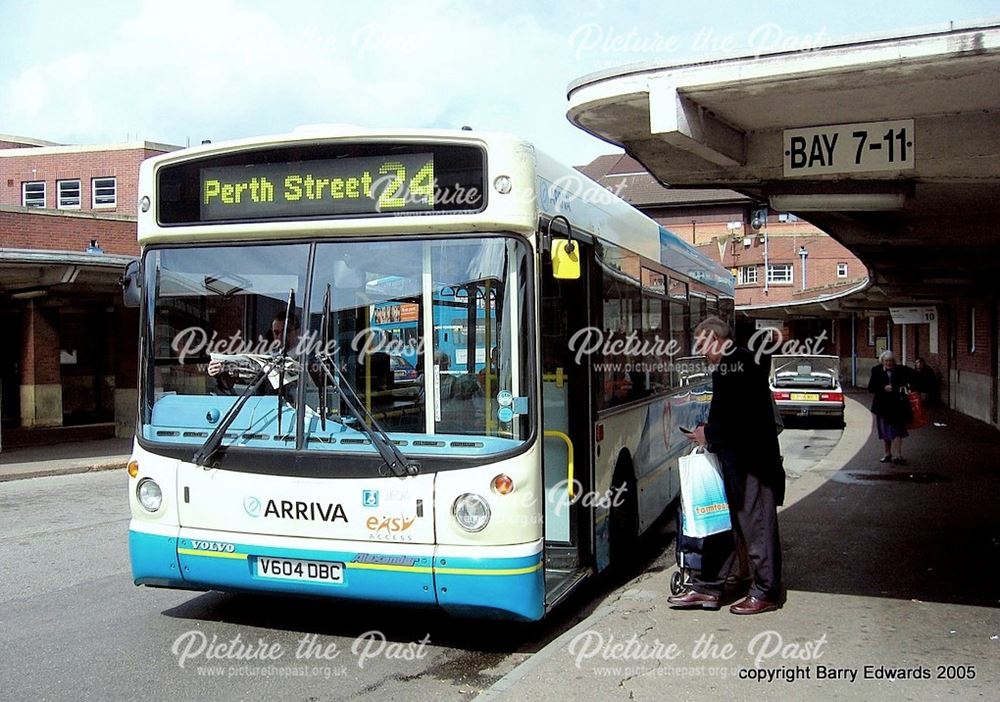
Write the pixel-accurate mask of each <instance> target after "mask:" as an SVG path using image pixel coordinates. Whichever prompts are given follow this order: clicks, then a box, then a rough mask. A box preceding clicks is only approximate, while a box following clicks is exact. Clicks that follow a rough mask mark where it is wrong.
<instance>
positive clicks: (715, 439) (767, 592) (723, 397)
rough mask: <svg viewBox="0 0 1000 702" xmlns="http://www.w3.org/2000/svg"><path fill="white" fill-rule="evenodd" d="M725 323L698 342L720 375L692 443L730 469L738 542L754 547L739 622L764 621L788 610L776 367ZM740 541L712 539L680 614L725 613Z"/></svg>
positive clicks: (676, 603) (703, 331) (710, 327)
mask: <svg viewBox="0 0 1000 702" xmlns="http://www.w3.org/2000/svg"><path fill="white" fill-rule="evenodd" d="M731 337H732V334H731V332H730V329H729V325H727V324H726V323H725V322H724V321H723V320H721V319H719V318H718V317H708V318H707V319H705V320H704V321H703V322H702V323H701V324H699V325H698V327H697V329H696V330H695V338H696V339H697V341H698V344H699V345H700V346H701V350H702V351H703V353H704V354H705V357H706V358H707V359H708V361H709V363H711V364H713V365H714V366H715V367H716V368H715V371H714V372H713V373H712V404H711V406H710V408H709V412H708V423H707V424H704V425H702V426H699V427H697V428H696V429H695V430H694V431H693V432H692V433H691V435H690V438H691V440H692V441H694V442H695V443H697V444H699V445H702V446H706V447H707V448H708V450H709V451H711V452H712V453H714V454H716V455H717V456H718V458H719V462H720V463H721V464H722V471H723V476H722V478H723V483H724V484H725V486H726V495H727V498H728V500H729V512H730V516H731V517H732V521H733V536H734V537H735V538H736V539H741V540H742V541H743V543H744V545H745V546H746V551H747V556H748V558H749V561H750V569H751V573H752V576H753V583H752V585H751V587H750V592H749V594H748V596H747V597H746V599H744V600H743V601H741V602H739V603H737V604H734V605H733V606H732V607H730V608H729V611H730V612H732V613H733V614H758V613H760V612H767V611H769V610H773V609H777V608H778V607H779V606H781V601H782V587H781V543H780V540H779V537H778V513H777V507H778V505H780V504H782V502H783V501H784V497H785V471H784V469H783V467H782V463H781V449H780V448H779V446H778V432H777V427H776V424H775V411H774V404H773V400H772V397H771V389H770V385H769V384H768V366H767V365H766V364H765V363H758V362H757V358H756V357H755V355H754V354H753V353H751V352H750V351H748V350H747V349H742V348H735V347H734V345H733V344H732V341H731ZM735 545H736V544H735V541H734V539H733V538H723V539H709V540H707V541H706V546H705V552H704V553H703V554H702V570H701V572H700V573H699V575H698V576H697V577H696V578H694V579H693V580H692V583H691V588H690V589H689V590H688V591H687V592H685V593H681V594H680V595H675V596H674V597H671V598H670V599H669V600H668V601H669V603H670V604H671V606H673V607H676V608H694V607H700V608H704V609H718V607H719V597H720V595H721V594H722V588H723V585H724V584H725V582H726V578H727V577H728V575H729V574H730V571H731V570H732V569H733V567H734V565H735V564H736V563H737V562H738V558H737V555H736V549H735Z"/></svg>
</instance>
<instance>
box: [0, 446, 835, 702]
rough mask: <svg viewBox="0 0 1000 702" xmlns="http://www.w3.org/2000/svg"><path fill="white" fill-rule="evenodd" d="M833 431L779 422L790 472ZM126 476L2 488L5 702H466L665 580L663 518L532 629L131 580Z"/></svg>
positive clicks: (0, 693)
mask: <svg viewBox="0 0 1000 702" xmlns="http://www.w3.org/2000/svg"><path fill="white" fill-rule="evenodd" d="M838 436H839V431H838V430H829V429H827V430H809V429H789V430H786V431H785V432H784V434H782V444H783V446H784V448H785V451H786V465H787V466H788V467H789V471H790V472H791V473H793V474H794V472H795V471H796V470H799V469H802V468H803V467H806V466H808V465H809V464H810V463H811V462H813V461H815V460H817V457H818V456H820V455H825V452H827V451H829V449H830V448H832V447H833V446H834V445H835V443H836V440H837V437H838ZM126 485H127V479H126V477H125V474H124V473H123V472H122V471H109V472H103V473H84V474H76V475H60V476H54V477H45V478H35V479H30V480H18V481H12V482H6V483H2V484H0V534H2V536H0V562H2V563H3V567H2V570H0V649H2V650H3V651H4V652H5V655H4V656H3V660H2V662H0V698H3V699H9V700H74V701H76V700H133V699H142V700H161V699H162V700H195V699H212V700H249V699H254V700H260V699H280V700H348V699H358V698H362V699H371V700H379V702H382V701H384V700H394V699H399V700H425V699H426V700H446V699H457V700H462V699H471V698H473V697H475V696H476V695H477V694H478V693H479V692H481V691H482V690H484V689H486V688H488V687H489V686H490V685H491V684H493V683H494V682H496V681H497V680H499V679H500V678H502V677H503V676H504V675H506V674H507V673H508V672H510V671H511V670H513V669H514V668H515V667H516V666H518V665H519V664H521V663H523V662H525V661H526V660H527V659H529V658H530V657H531V656H532V654H533V653H534V652H536V651H538V650H540V649H541V648H542V647H544V646H545V644H546V643H548V642H549V641H551V640H553V639H554V638H555V637H557V636H558V635H559V634H561V633H562V632H564V631H566V630H568V629H570V628H571V627H573V626H574V625H575V624H576V623H578V622H579V621H581V620H582V619H583V618H585V617H586V616H587V615H588V614H589V613H590V612H592V611H593V610H594V609H595V608H596V607H597V606H598V605H599V604H601V603H602V602H604V601H607V600H609V599H612V600H613V599H614V598H617V597H620V596H621V593H622V592H623V591H624V590H626V589H627V588H628V587H629V585H630V582H634V580H635V579H637V578H644V577H647V578H648V577H664V576H662V575H660V571H662V570H664V569H665V568H667V567H668V566H669V565H670V564H672V563H673V558H674V556H673V550H672V540H673V535H672V533H671V529H672V524H673V519H672V518H669V517H668V518H664V519H663V520H661V522H660V523H659V524H658V525H656V527H654V530H653V532H654V533H652V534H651V535H650V537H649V538H648V539H646V541H645V550H644V553H645V558H644V560H643V561H642V562H641V563H639V564H637V566H636V569H635V570H634V571H633V573H631V574H630V575H629V576H627V577H625V578H622V579H620V580H619V581H617V582H610V581H608V580H606V579H602V580H598V581H596V582H595V583H593V584H591V585H588V586H587V587H586V588H584V589H583V590H582V591H581V592H580V593H578V594H577V595H576V596H574V597H573V598H572V599H571V601H569V602H568V603H566V605H565V606H563V607H561V608H560V609H559V610H557V612H555V613H554V616H553V617H552V618H550V619H547V620H546V621H545V622H543V623H541V624H538V625H530V626H526V625H513V624H502V623H499V624H498V623H484V622H472V621H463V620H456V619H450V618H446V617H444V616H442V615H440V614H439V613H436V612H428V611H419V610H407V609H400V608H394V607H378V608H372V607H363V606H358V605H355V604H349V605H338V604H332V603H330V602H327V601H323V600H316V599H291V598H280V597H264V596H256V595H231V594H221V593H198V592H184V591H176V590H158V589H152V588H138V587H135V586H134V585H133V584H132V580H131V575H130V570H129V563H128V550H127V529H128V504H127V500H126V493H125V491H126ZM368 632H373V633H368ZM366 633H367V636H366ZM359 637H360V638H359ZM422 641H423V642H424V643H422V644H421V642H422ZM213 642H214V643H213ZM210 653H211V654H212V655H213V656H214V657H211V658H210V657H209V654H210ZM237 654H239V655H240V657H239V658H235V659H234V658H232V657H230V656H233V655H237ZM182 664H183V665H182Z"/></svg>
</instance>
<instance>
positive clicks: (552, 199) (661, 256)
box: [138, 124, 733, 297]
mask: <svg viewBox="0 0 1000 702" xmlns="http://www.w3.org/2000/svg"><path fill="white" fill-rule="evenodd" d="M336 141H344V142H368V143H378V142H394V143H417V144H418V143H421V142H427V143H437V144H459V145H461V144H466V145H479V146H481V147H482V148H484V149H485V151H486V153H487V159H486V169H487V171H488V172H487V174H486V179H485V181H484V183H485V187H486V188H487V190H489V191H490V192H489V196H490V197H489V198H488V199H487V204H486V206H485V208H484V209H483V210H482V211H480V212H476V213H467V212H466V213H435V214H434V215H430V216H428V215H425V216H414V217H403V218H400V217H395V216H393V217H372V218H351V219H349V220H345V219H343V218H340V219H331V220H329V221H322V222H317V221H316V220H310V221H307V222H305V223H303V222H302V221H287V220H284V221H267V222H248V223H239V224H232V223H213V222H207V223H206V222H202V223H196V224H194V225H190V226H188V225H185V226H183V227H165V226H161V225H160V224H159V222H158V221H157V219H156V203H155V199H156V198H155V197H153V195H154V178H155V174H156V172H157V171H158V170H159V169H160V168H162V167H164V166H169V165H174V164H179V163H183V162H185V161H193V160H199V159H208V158H213V157H219V156H227V155H232V154H237V153H240V152H242V151H247V152H250V151H261V150H267V149H273V148H279V147H282V146H297V145H298V146H308V145H309V144H321V143H330V142H336ZM500 176H507V177H508V178H509V179H510V181H511V182H512V183H513V184H514V189H513V197H509V196H505V195H504V194H502V193H499V192H494V189H495V187H496V186H495V185H494V184H495V183H496V179H497V178H498V177H500ZM519 194H521V195H531V196H532V197H531V198H530V200H531V201H530V203H526V202H525V198H524V197H521V198H519V197H518V195H519ZM143 196H149V197H150V198H151V201H153V202H152V203H151V204H152V206H151V207H150V208H149V210H148V211H147V212H142V211H141V209H142V208H140V214H139V228H138V229H139V242H140V244H142V245H146V244H149V243H156V242H165V241H179V240H181V239H183V240H190V241H207V240H213V239H214V240H232V239H257V240H260V239H265V238H274V237H276V236H288V237H293V236H306V235H312V236H315V235H316V233H317V232H327V231H328V232H330V233H337V232H341V233H342V232H343V231H344V229H345V223H346V222H349V223H350V227H351V230H352V233H355V234H369V233H370V234H373V235H389V234H392V233H398V231H399V229H400V225H401V223H403V222H405V224H406V227H407V231H408V233H433V232H441V231H447V230H449V228H450V229H452V230H455V231H460V230H462V229H463V228H464V229H465V230H466V231H467V230H468V229H469V228H470V226H472V227H473V228H474V229H476V230H481V231H489V230H491V229H496V230H502V229H512V230H514V231H520V232H522V233H531V232H533V231H535V230H536V229H537V226H538V218H539V216H540V215H546V216H548V217H553V216H556V215H563V216H565V217H567V218H568V219H569V221H570V222H571V224H572V226H573V227H574V228H575V229H577V230H580V231H583V232H586V233H587V234H590V235H591V236H594V237H597V238H600V239H602V240H604V241H606V242H609V243H612V244H614V245H616V246H620V247H622V248H624V249H627V250H630V251H633V252H635V253H638V254H640V255H642V256H644V257H646V258H649V259H652V260H654V261H658V262H659V263H661V264H662V265H663V266H665V267H667V268H669V269H670V270H673V271H676V272H679V273H681V274H683V275H685V276H687V277H689V278H692V279H695V280H700V281H702V282H704V283H705V284H707V285H709V286H710V287H712V288H714V289H715V290H717V291H718V292H719V293H720V294H723V295H727V296H730V297H731V296H732V295H733V278H732V275H731V274H730V273H729V271H728V270H726V269H725V268H723V267H722V266H721V265H719V264H718V263H717V262H715V261H714V260H713V259H712V258H710V257H709V256H707V255H705V254H703V253H702V252H701V251H699V250H698V249H697V248H695V247H694V246H692V245H690V244H688V243H687V242H685V241H683V240H681V239H680V238H679V237H678V236H677V235H676V234H674V233H673V232H671V231H670V230H668V229H666V228H665V227H663V226H662V225H660V224H658V223H657V222H655V221H654V220H652V219H650V218H649V217H647V216H646V215H644V214H643V213H642V212H640V211H638V210H637V209H635V208H634V207H632V206H631V205H629V204H628V203H627V202H625V201H624V200H622V199H621V198H619V197H618V196H617V195H615V194H614V193H612V192H610V191H609V190H607V189H606V188H604V187H603V186H601V185H600V184H598V183H596V182H594V181H593V180H591V179H590V178H588V177H587V176H585V175H584V174H583V173H581V172H580V171H578V170H576V169H575V168H571V167H569V166H565V165H563V164H560V163H559V162H557V161H556V160H555V159H553V158H551V157H549V156H547V155H546V154H544V153H542V152H539V151H536V149H535V148H534V146H532V145H531V144H530V143H529V142H526V141H524V140H523V139H520V138H518V137H515V136H513V135H510V134H506V133H501V132H479V131H472V130H464V129H463V130H444V129H368V128H364V127H359V126H355V125H342V124H336V125H309V126H305V127H300V128H298V129H296V130H294V131H293V132H291V133H289V134H279V135H271V136H259V137H253V138H246V139H238V140H233V141H227V142H219V143H206V144H201V145H198V146H194V147H191V148H187V149H182V150H179V151H174V152H171V153H167V154H163V155H160V156H156V157H154V158H151V159H148V160H147V161H145V162H143V164H142V167H141V172H140V198H141V197H143ZM421 214H423V213H421ZM471 220H475V224H472V225H470V221H471Z"/></svg>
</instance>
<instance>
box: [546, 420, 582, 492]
mask: <svg viewBox="0 0 1000 702" xmlns="http://www.w3.org/2000/svg"><path fill="white" fill-rule="evenodd" d="M543 434H544V435H545V438H547V439H562V441H563V443H564V444H566V484H567V485H568V486H569V498H570V499H571V500H572V499H573V498H574V497H576V492H575V485H576V483H575V481H574V480H573V440H572V439H570V438H569V436H567V435H566V434H564V433H563V432H561V431H556V430H555V429H546V430H545V431H544V432H543Z"/></svg>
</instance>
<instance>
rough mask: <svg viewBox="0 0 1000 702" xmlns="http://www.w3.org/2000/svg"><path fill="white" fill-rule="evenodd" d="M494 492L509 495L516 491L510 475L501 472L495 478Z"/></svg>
mask: <svg viewBox="0 0 1000 702" xmlns="http://www.w3.org/2000/svg"><path fill="white" fill-rule="evenodd" d="M493 492H495V493H496V494H498V495H509V494H510V493H512V492H514V481H513V480H511V479H510V476H509V475H504V474H503V473H501V474H500V475H498V476H497V477H495V478H493Z"/></svg>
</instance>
